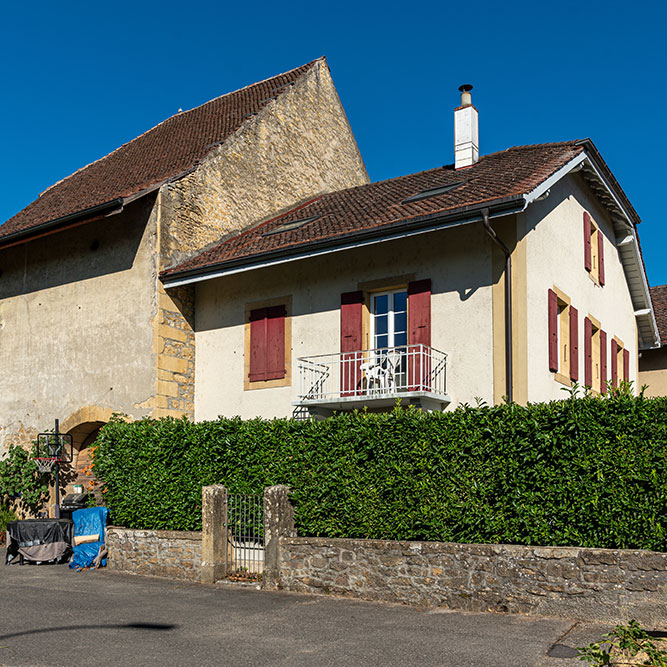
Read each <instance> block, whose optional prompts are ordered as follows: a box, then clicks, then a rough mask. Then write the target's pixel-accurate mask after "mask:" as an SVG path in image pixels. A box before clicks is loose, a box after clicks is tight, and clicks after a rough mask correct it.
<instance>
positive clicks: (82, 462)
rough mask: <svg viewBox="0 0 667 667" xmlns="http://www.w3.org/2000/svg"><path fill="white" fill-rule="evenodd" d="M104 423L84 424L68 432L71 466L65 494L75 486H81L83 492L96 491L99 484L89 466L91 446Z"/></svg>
mask: <svg viewBox="0 0 667 667" xmlns="http://www.w3.org/2000/svg"><path fill="white" fill-rule="evenodd" d="M104 424H105V422H99V421H94V422H85V423H84V424H79V425H78V426H75V427H74V428H73V429H71V430H70V431H69V434H70V435H71V436H72V449H73V452H72V454H73V455H72V464H71V466H70V468H71V469H70V470H69V471H68V473H69V474H68V478H67V485H66V487H65V492H66V493H71V492H72V491H73V490H74V485H75V484H81V486H82V487H83V490H84V491H93V492H94V491H97V489H98V487H99V484H98V483H97V481H96V480H95V475H94V473H93V471H92V468H91V464H92V462H93V459H92V457H91V455H90V453H91V445H92V444H93V443H94V442H95V439H96V438H97V436H98V434H99V432H100V429H101V428H102V427H103V426H104Z"/></svg>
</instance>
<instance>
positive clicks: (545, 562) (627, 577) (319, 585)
mask: <svg viewBox="0 0 667 667" xmlns="http://www.w3.org/2000/svg"><path fill="white" fill-rule="evenodd" d="M280 552H281V553H280V576H279V581H278V587H280V588H283V589H286V590H291V591H298V592H304V593H335V594H338V595H351V596H354V597H359V598H363V599H366V600H382V601H387V602H401V603H407V604H413V605H419V606H424V607H446V608H449V609H461V610H468V611H497V612H513V613H525V614H539V615H545V616H565V617H568V618H582V619H587V620H592V619H596V620H600V621H604V622H611V623H616V622H626V621H627V620H628V619H630V618H636V619H637V620H638V621H639V622H640V623H642V624H643V625H645V626H646V627H649V628H657V627H658V626H659V625H661V624H664V621H665V619H667V554H665V553H656V552H650V551H624V550H610V549H583V548H569V547H526V546H513V545H491V544H452V543H443V542H398V541H397V542H390V541H383V540H352V539H327V538H307V537H282V538H281V539H280Z"/></svg>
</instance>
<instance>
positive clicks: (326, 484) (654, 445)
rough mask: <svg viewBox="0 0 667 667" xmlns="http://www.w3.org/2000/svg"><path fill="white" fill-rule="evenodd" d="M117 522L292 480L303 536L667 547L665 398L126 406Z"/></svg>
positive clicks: (162, 515)
mask: <svg viewBox="0 0 667 667" xmlns="http://www.w3.org/2000/svg"><path fill="white" fill-rule="evenodd" d="M97 445H98V447H97V452H96V457H95V470H96V474H97V475H98V476H99V477H100V478H101V479H102V480H103V481H104V482H105V484H106V496H105V497H106V499H107V504H108V506H109V509H110V512H111V515H112V518H113V520H114V522H115V523H117V524H122V525H125V526H127V527H131V528H154V529H181V530H197V529H200V528H201V487H202V486H205V485H209V484H216V483H218V484H220V483H221V484H225V485H226V486H227V487H228V488H229V490H230V491H231V492H237V493H249V492H261V491H262V489H263V487H264V486H268V485H272V484H287V485H289V486H290V487H291V488H292V490H293V496H292V499H293V502H294V505H295V509H296V521H297V527H298V531H299V534H300V535H316V536H327V537H362V538H385V539H420V540H443V541H455V542H499V543H514V544H533V545H579V546H588V547H609V548H639V549H655V550H661V551H667V399H647V398H643V397H641V396H640V397H637V398H635V397H632V396H630V395H629V393H628V392H627V391H626V392H619V393H618V394H617V395H615V396H614V397H611V398H598V397H590V396H586V397H583V398H574V397H571V398H569V399H567V400H565V401H554V402H551V403H544V404H533V405H528V406H527V407H521V406H518V405H501V406H496V407H486V406H482V407H477V408H472V407H469V406H463V407H459V408H457V409H456V410H454V411H451V412H447V413H430V414H423V413H421V412H419V411H416V410H399V409H397V410H395V411H393V412H392V413H389V414H367V413H363V412H362V413H351V414H341V415H338V416H335V417H333V418H330V419H327V420H324V421H320V422H315V421H307V422H299V421H293V420H287V419H275V420H260V419H255V420H249V421H243V420H241V419H238V418H236V419H223V418H221V419H218V420H217V421H209V422H202V423H196V424H193V423H190V422H188V421H187V420H185V419H184V420H174V419H162V420H152V419H147V420H143V421H139V422H135V423H131V424H128V423H125V422H123V421H121V420H120V419H118V418H117V419H114V420H113V421H112V422H110V423H109V424H108V425H107V426H105V427H104V428H103V429H102V431H101V433H100V436H99V438H98V440H97Z"/></svg>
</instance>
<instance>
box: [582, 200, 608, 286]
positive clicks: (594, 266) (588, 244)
mask: <svg viewBox="0 0 667 667" xmlns="http://www.w3.org/2000/svg"><path fill="white" fill-rule="evenodd" d="M584 245H585V248H584V251H585V252H584V254H585V260H584V264H585V268H586V271H588V275H589V277H590V278H591V280H592V281H593V282H594V283H596V284H597V285H600V287H602V286H603V285H604V284H605V271H604V234H603V233H602V231H601V229H600V227H599V225H597V224H596V223H595V221H594V220H593V218H591V216H590V215H589V214H588V213H587V212H584Z"/></svg>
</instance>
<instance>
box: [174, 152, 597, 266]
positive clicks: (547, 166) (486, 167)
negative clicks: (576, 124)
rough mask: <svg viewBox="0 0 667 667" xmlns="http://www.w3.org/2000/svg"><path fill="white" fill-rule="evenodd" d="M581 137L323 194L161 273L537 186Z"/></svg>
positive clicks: (383, 226) (382, 226) (412, 219)
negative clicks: (295, 224)
mask: <svg viewBox="0 0 667 667" xmlns="http://www.w3.org/2000/svg"><path fill="white" fill-rule="evenodd" d="M583 150H584V147H583V146H582V145H581V142H578V141H568V142H561V143H552V144H539V145H534V146H518V147H515V148H509V149H507V150H505V151H501V152H499V153H492V154H490V155H486V156H484V157H482V158H480V160H479V162H478V163H477V164H475V165H473V166H471V167H468V168H466V169H460V170H458V171H457V170H455V169H454V166H453V165H448V166H445V167H439V168H437V169H431V170H429V171H423V172H420V173H418V174H411V175H409V176H401V177H399V178H393V179H391V180H387V181H379V182H377V183H370V184H368V185H362V186H359V187H355V188H349V189H347V190H340V191H338V192H333V193H330V194H325V195H322V196H320V197H318V198H317V199H315V200H313V201H311V202H308V203H306V204H305V205H303V204H302V205H301V206H299V207H298V208H295V209H292V210H291V211H288V212H287V213H285V214H283V215H281V216H278V217H276V218H273V219H271V220H269V221H268V222H263V223H262V224H260V225H257V226H256V227H253V228H252V229H250V230H247V231H245V232H243V233H241V234H239V235H237V236H234V237H231V238H229V239H226V240H225V241H224V242H223V243H221V244H220V245H218V246H215V247H214V248H212V249H210V250H208V251H206V252H204V253H202V254H201V255H198V256H197V257H195V258H193V259H191V260H189V261H187V262H184V263H183V264H180V265H179V266H177V267H173V268H171V269H168V270H167V271H165V272H164V274H163V275H164V276H165V277H167V278H173V277H174V275H175V274H179V273H183V272H190V271H193V272H195V271H200V270H205V269H207V268H208V267H217V266H219V265H224V264H225V263H230V262H234V263H236V262H238V261H239V260H247V261H251V260H254V259H257V258H260V257H261V256H262V255H266V254H273V253H276V252H281V251H294V252H298V251H299V250H300V249H307V248H308V247H309V246H313V245H318V244H323V243H328V242H331V241H336V240H347V239H350V240H353V239H354V238H355V237H356V236H359V235H365V234H368V233H370V232H380V233H381V232H384V231H386V232H387V233H390V232H391V230H392V228H395V227H397V226H399V225H400V226H403V225H406V224H408V225H409V224H411V223H413V224H416V223H417V222H418V221H421V220H423V219H424V218H425V217H431V216H437V215H440V214H449V213H455V212H458V211H461V210H465V209H467V208H475V207H481V206H483V205H485V204H492V203H498V202H500V201H502V200H506V199H511V198H518V197H520V196H522V195H523V194H526V193H528V192H530V191H532V190H533V189H535V188H536V187H537V186H538V185H539V184H540V183H542V182H543V181H544V180H545V179H547V178H548V177H549V176H550V175H551V174H553V173H554V172H555V171H557V170H558V169H559V168H561V167H562V166H563V165H564V164H566V163H567V162H569V161H570V160H571V159H572V158H574V157H575V156H576V155H578V154H579V153H580V152H581V151H583ZM456 183H461V185H459V186H458V187H455V188H453V189H451V190H450V191H448V192H446V193H444V194H440V195H436V196H432V197H427V198H423V199H418V200H416V201H412V202H407V201H406V200H407V199H409V198H410V197H413V196H414V195H417V194H419V193H420V192H423V191H425V190H429V189H433V188H439V187H441V186H446V185H447V184H456ZM306 218H315V219H314V220H312V221H311V222H308V223H306V224H304V225H303V226H300V227H297V228H293V229H290V230H288V231H284V232H278V233H272V234H268V232H271V231H272V230H276V228H278V227H279V226H282V225H285V224H286V223H289V222H295V221H299V220H304V219H306Z"/></svg>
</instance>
